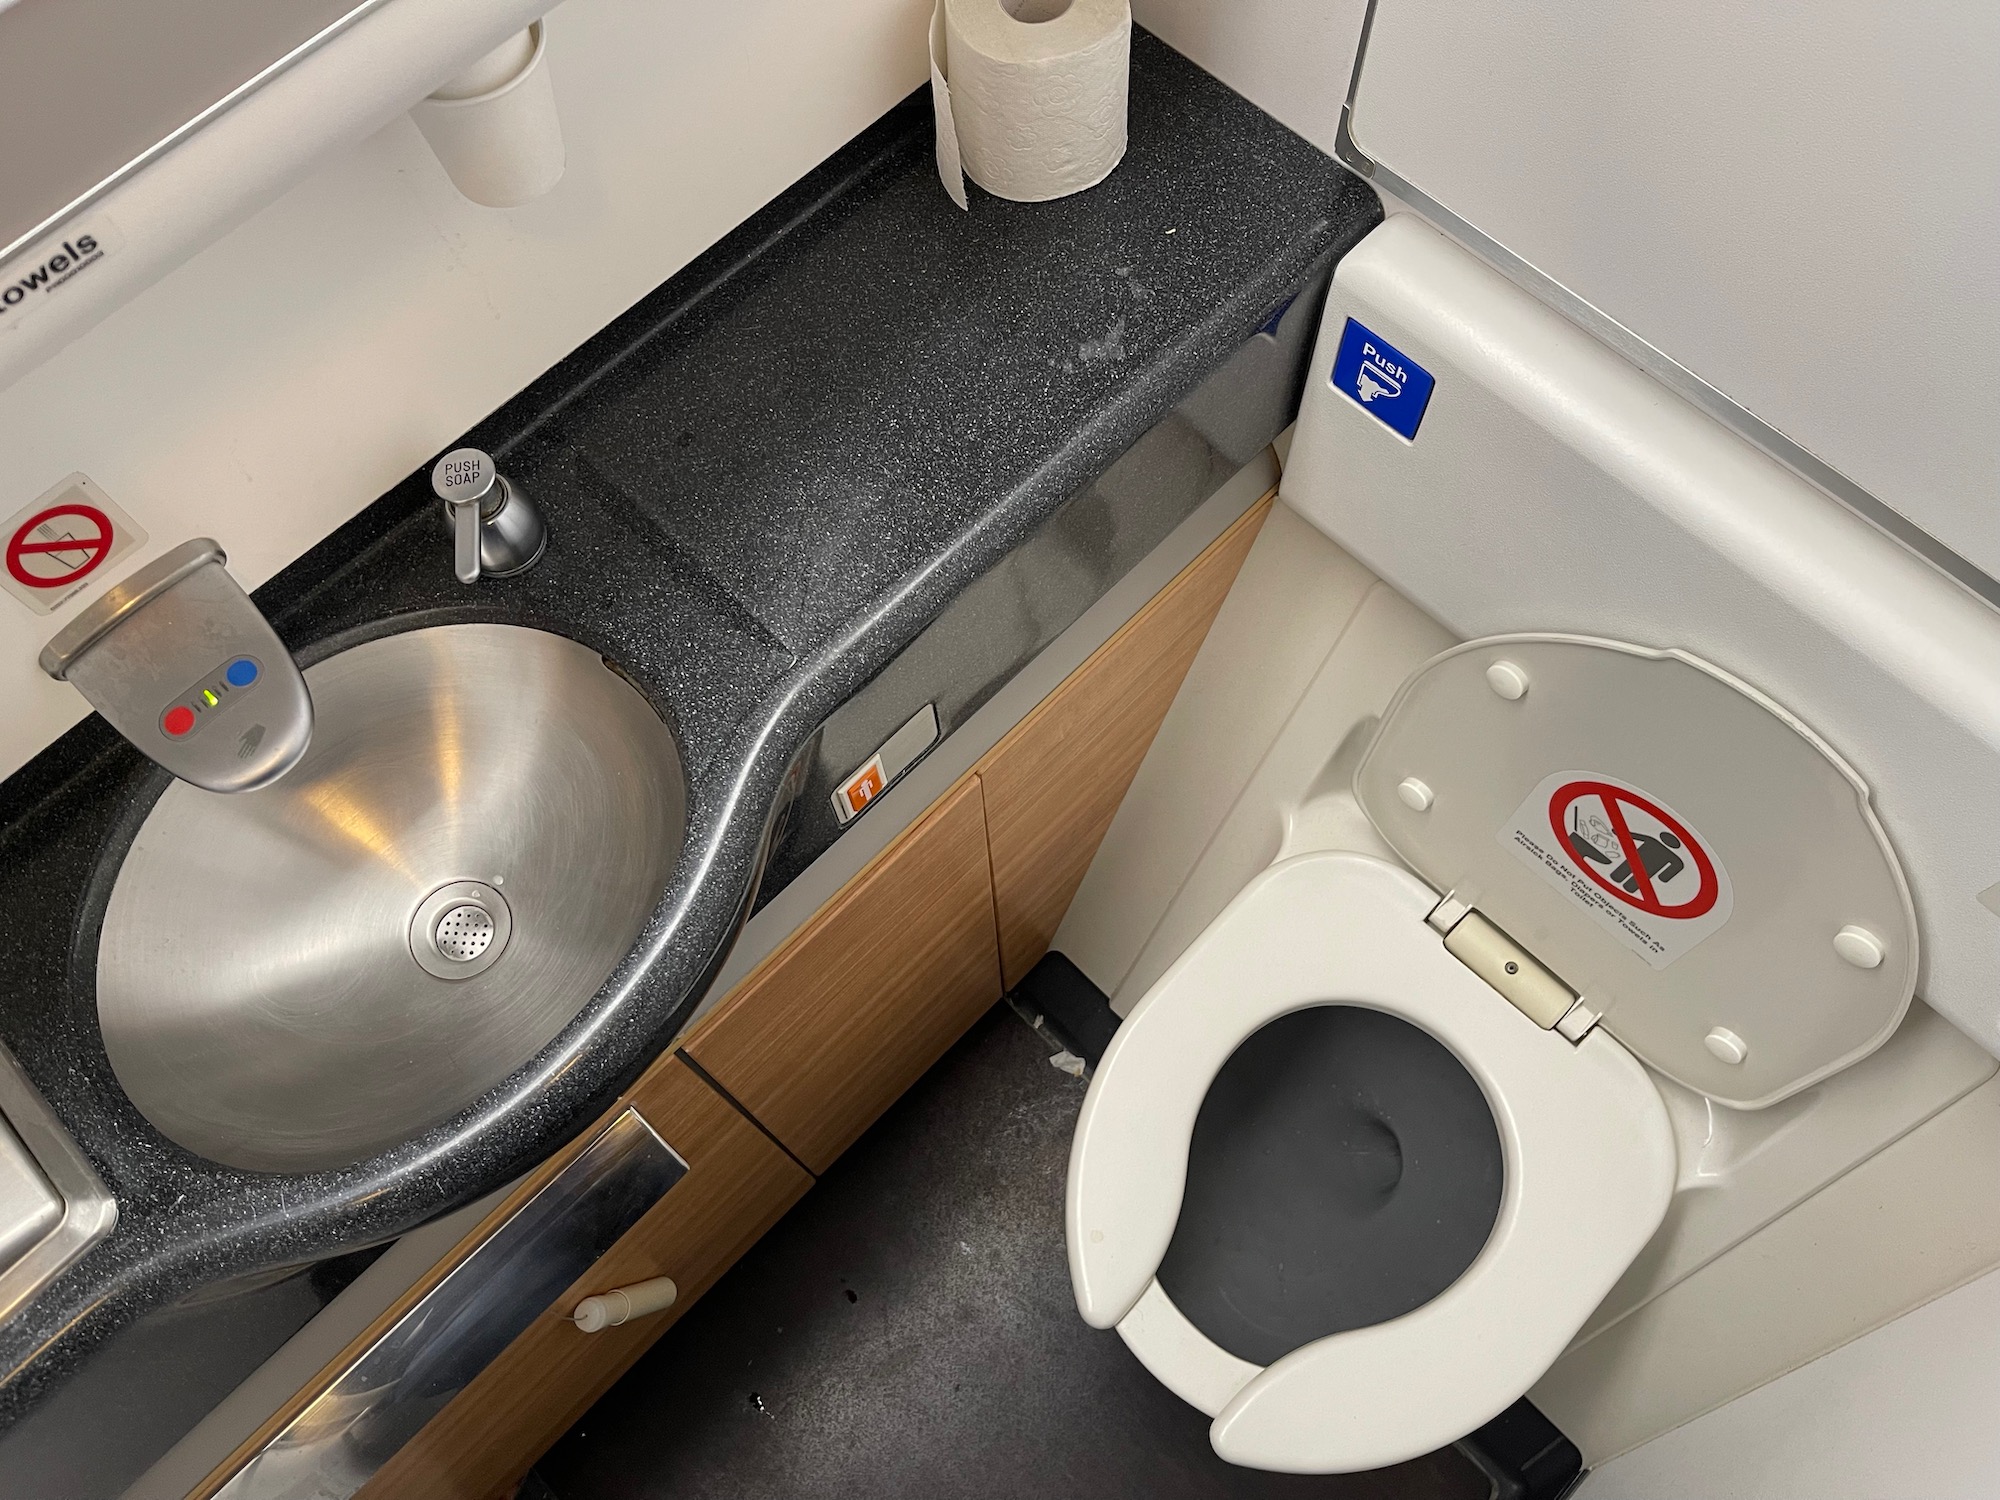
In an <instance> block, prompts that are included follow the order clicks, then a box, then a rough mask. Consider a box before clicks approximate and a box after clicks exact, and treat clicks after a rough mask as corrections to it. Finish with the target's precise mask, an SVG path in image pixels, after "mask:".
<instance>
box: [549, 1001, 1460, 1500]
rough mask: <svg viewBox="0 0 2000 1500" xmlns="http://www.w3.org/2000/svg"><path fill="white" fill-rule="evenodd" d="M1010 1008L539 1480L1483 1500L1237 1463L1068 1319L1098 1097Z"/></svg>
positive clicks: (1376, 1479) (1421, 1468)
mask: <svg viewBox="0 0 2000 1500" xmlns="http://www.w3.org/2000/svg"><path fill="white" fill-rule="evenodd" d="M1050 1051H1051V1048H1050V1046H1049V1044H1048V1043H1046V1042H1045V1041H1044V1040H1043V1039H1042V1037H1041V1036H1040V1035H1039V1034H1038V1033H1037V1032H1035V1031H1034V1030H1031V1029H1030V1028H1029V1026H1028V1025H1027V1024H1026V1023H1025V1022H1024V1021H1022V1020H1021V1019H1020V1018H1019V1017H1018V1016H1016V1015H1015V1014H1014V1012H1013V1011H1011V1010H1010V1009H1009V1008H1008V1007H1007V1006H1006V1005H1005V1004H1004V1003H1003V1004H1001V1005H999V1006H996V1007H995V1008H994V1009H993V1010H992V1011H991V1012H989V1013H988V1014H987V1016H986V1017H985V1018H984V1019H983V1020H981V1021H980V1022H979V1024H977V1025H976V1026H974V1027H973V1029H972V1031H971V1032H970V1033H969V1034H968V1035H967V1036H966V1037H965V1039H964V1040H963V1041H961V1042H960V1043H959V1045H958V1046H957V1047H955V1048H954V1049H953V1050H952V1051H951V1052H950V1053H949V1054H947V1055H946V1056H945V1058H944V1059H943V1060H942V1061H940V1062H939V1063H938V1065H937V1066H936V1067H934V1068H933V1069H932V1070H931V1071H930V1073H929V1074H928V1075H926V1077H925V1078H924V1079H923V1080H922V1081H921V1082H920V1083H918V1085H917V1086H916V1087H915V1088H914V1089H912V1090H911V1091H910V1092H909V1093H908V1094H907V1095H905V1096H904V1097H903V1099H902V1100H901V1101H900V1102H899V1103H898V1104H897V1105H896V1106H895V1108H893V1109H892V1110H890V1112H889V1113H888V1114H887V1115H885V1116H884V1117H883V1118H882V1119H881V1120H880V1121H879V1122H877V1124H876V1125H875V1127H874V1128H873V1129H872V1130H871V1131H869V1133H868V1134H867V1135H866V1136H864V1137H863V1138H862V1139H861V1141H860V1142H859V1143H857V1144H856V1145H855V1146H854V1147H853V1148H852V1149H851V1150H849V1151H848V1152H847V1154H846V1155H845V1156H843V1157H842V1158H841V1159H840V1161H839V1162H838V1163H836V1164H835V1166H834V1167H833V1169H832V1170H831V1171H830V1172H828V1173H827V1175H826V1176H825V1177H824V1178H822V1179H821V1180H820V1182H819V1183H818V1184H817V1185H816V1186H815V1187H814V1188H813V1190H812V1191H811V1192H810V1193H808V1194H807V1195H806V1197H805V1198H804V1200H803V1201H801V1202H800V1203H799V1205H798V1206H797V1207H796V1208H794V1209H793V1210H792V1211H791V1213H790V1214H788V1215H787V1216H786V1217H785V1218H784V1220H783V1221H781V1222H780V1223H779V1224H778V1226H777V1227H776V1228H775V1229H773V1230H772V1231H771V1232H770V1233H769V1234H767V1235H766V1236H765V1237H764V1238H763V1240H762V1241H760V1242H759V1243H758V1244H757V1245H756V1247H755V1248H753V1249H752V1250H751V1251H750V1253H749V1254H748V1255H746V1256H745V1257H744V1258H743V1259H742V1260H741V1261H740V1262H738V1263H737V1265H736V1266H735V1267H734V1268H733V1269H732V1270H731V1271H730V1272H729V1274H728V1275H727V1276H725V1277H724V1278H723V1279H722V1281H721V1282H719V1283H718V1284H717V1285H716V1286H715V1288H714V1289H713V1290H711V1291H710V1292H709V1294H708V1295H707V1296H706V1297H704V1298H703V1299H702V1300H701V1301H700V1302H699V1303H698V1304H696V1305H695V1307H694V1308H693V1309H692V1310H690V1311H689V1313H688V1314H687V1316H686V1317H684V1318H682V1319H681V1321H680V1322H679V1323H678V1324H677V1325H676V1326H675V1327H674V1328H673V1329H672V1330H670V1331H669V1332H668V1333H667V1335H666V1337H664V1338H663V1339H661V1341H660V1342H659V1343H658V1344H656V1345H655V1346H654V1347H653V1349H652V1351H651V1352H650V1353H648V1354H647V1356H646V1357H645V1358H644V1359H642V1360H641V1361H640V1362H639V1363H638V1364H637V1365H635V1366H634V1367H633V1369H632V1370H631V1371H630V1373H628V1374H627V1375H626V1376H625V1378H624V1379H623V1380H622V1381H620V1382H619V1383H618V1384H617V1385H616V1386H614V1387H613V1388H612V1389H611V1391H610V1392H609V1393H607V1394H606V1395H605V1397H604V1399H603V1400H601V1401H600V1402H598V1404H597V1405H596V1406H595V1407H593V1408H592V1409H591V1411H590V1412H589V1413H588V1414H587V1415H586V1416H585V1417H584V1419H583V1420H582V1421H581V1422H579V1423H578V1424H577V1426H576V1427H575V1428H574V1429H573V1430H571V1432H570V1433H569V1434H568V1435H567V1436H566V1437H564V1438H563V1439H562V1441H561V1442H559V1443H558V1444H557V1445H556V1447H555V1448H554V1450H553V1451H551V1452H550V1453H549V1455H548V1456H547V1457H545V1458H544V1459H543V1460H542V1462H541V1464H540V1465H539V1467H538V1471H537V1476H536V1479H534V1480H531V1481H530V1484H529V1486H528V1487H527V1488H526V1489H524V1491H523V1494H524V1495H531V1494H535V1493H537V1492H538V1490H537V1484H538V1483H539V1484H540V1485H542V1486H545V1487H546V1489H545V1490H543V1491H541V1492H542V1493H546V1492H548V1491H552V1492H553V1494H554V1495H555V1496H556V1497H558V1500H628V1497H632V1500H636V1497H666V1496H672V1497H674V1500H697V1497H702V1500H706V1497H715V1500H766V1497H768V1500H780V1497H782V1500H817V1497H836V1496H837V1497H841V1500H851V1497H856V1496H868V1497H890V1496H909V1497H913V1500H914V1497H922V1500H957V1497H981V1500H985V1497H992V1496H1037V1497H1040V1496H1053V1497H1065V1496H1077V1497H1091V1500H1104V1497H1117V1496H1133V1497H1139V1496H1143V1497H1146V1500H1209V1497H1218V1500H1220V1497H1237V1496H1246V1497H1247V1496H1254V1497H1265V1496H1271V1497H1280V1496H1287V1497H1308V1496H1320V1497H1338V1500H1484V1497H1485V1496H1486V1495H1487V1494H1488V1493H1489V1490H1488V1485H1487V1482H1486V1480H1485V1479H1484V1478H1483V1477H1481V1476H1480V1475H1479V1473H1478V1472H1477V1471H1476V1470H1475V1469H1474V1468H1473V1466H1472V1465H1471V1464H1470V1463H1468V1462H1467V1461H1466V1460H1465V1459H1463V1458H1461V1457H1460V1456H1459V1455H1458V1454H1456V1453H1455V1452H1453V1451H1451V1450H1449V1449H1446V1450H1443V1451H1441V1452H1439V1453H1434V1454H1431V1455H1429V1456H1428V1457H1425V1458H1421V1459H1417V1460H1415V1461H1413V1462H1411V1463H1407V1464H1403V1465H1400V1466H1399V1467H1397V1468H1393V1469H1384V1470H1380V1471H1378V1472H1375V1473H1371V1474H1357V1475H1343V1476H1316V1477H1304V1476H1297V1475H1277V1474H1264V1473H1258V1472H1255V1471H1252V1470H1247V1469H1238V1468H1233V1467H1231V1466H1230V1465H1228V1464H1225V1463H1223V1462H1222V1460H1220V1459H1219V1458H1217V1457H1216V1456H1215V1454H1214V1453H1213V1452H1212V1451H1211V1450H1210V1448H1209V1446H1208V1419H1207V1418H1206V1417H1204V1416H1203V1415H1202V1414H1201V1413H1200V1412H1198V1411H1196V1410H1194V1409H1193V1408H1192V1407H1189V1406H1187V1405H1185V1404H1183V1403H1182V1402H1181V1401H1180V1400H1179V1399H1178V1398H1177V1397H1175V1396H1174V1395H1172V1394H1171V1393H1169V1392H1168V1391H1167V1390H1166V1389H1165V1388H1164V1387H1163V1386H1161V1385H1159V1384H1158V1383H1157V1382H1156V1381H1154V1380H1153V1378H1152V1377H1151V1376H1150V1375H1148V1374H1147V1373H1146V1372H1145V1370H1144V1369H1143V1368H1142V1367H1141V1366H1140V1365H1139V1363H1138V1361H1137V1360H1135V1359H1134V1358H1133V1357H1132V1355H1131V1354H1130V1353H1129V1352H1128V1351H1127V1350H1126V1348H1125V1345H1124V1344H1123V1342H1122V1341H1120V1339H1119V1338H1118V1336H1117V1335H1116V1334H1115V1333H1109V1332H1104V1333H1100V1332H1098V1331H1096V1330H1094V1329H1092V1328H1090V1327H1088V1326H1086V1325H1085V1324H1084V1322H1083V1321H1082V1319H1080V1318H1079V1317H1078V1316H1077V1313H1076V1304H1075V1302H1074V1301H1073V1300H1072V1298H1071V1294H1070V1284H1069V1268H1068V1265H1067V1262H1066V1260H1065V1257H1064V1252H1063V1174H1064V1171H1065V1168H1066V1167H1067V1165H1068V1160H1069V1143H1070V1134H1071V1131H1072V1129H1073V1128H1074V1126H1075V1123H1076V1116H1077V1111H1078V1109H1079V1108H1080V1107H1081V1105H1082V1103H1083V1093H1084V1087H1085V1085H1084V1082H1083V1080H1081V1079H1079V1078H1073V1077H1071V1076H1069V1075H1068V1074H1066V1073H1063V1072H1060V1071H1058V1070H1057V1069H1055V1068H1053V1067H1051V1066H1050V1065H1049V1054H1050Z"/></svg>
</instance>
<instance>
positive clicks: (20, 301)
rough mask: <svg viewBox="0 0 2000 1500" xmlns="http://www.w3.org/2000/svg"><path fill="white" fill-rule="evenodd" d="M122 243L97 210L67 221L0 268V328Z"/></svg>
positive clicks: (60, 289)
mask: <svg viewBox="0 0 2000 1500" xmlns="http://www.w3.org/2000/svg"><path fill="white" fill-rule="evenodd" d="M121 243H123V237H122V236H121V235H120V234H119V233H118V226H117V225H116V224H114V223H112V222H111V220H110V219H108V218H106V217H105V216H104V215H102V214H98V215H96V216H95V217H93V218H88V219H84V220H81V221H79V222H78V223H75V224H70V225H67V226H65V227H64V228H62V229H60V230H58V231H57V232H56V233H55V235H53V236H52V237H51V238H49V239H46V240H44V241H42V242H41V243H40V244H39V245H36V246H35V247H34V248H33V249H31V250H26V251H23V252H22V253H21V254H19V255H17V256H15V257H14V258H13V259H12V260H10V261H8V262H7V264H6V265H5V266H0V331H4V330H6V329H9V328H12V327H13V326H14V325H15V324H16V323H19V322H20V321H21V320H22V319H24V318H27V317H29V316H31V315H32V314H34V313H35V312H36V311H37V310H38V309H40V308H43V307H46V306H47V305H48V303H49V300H50V299H51V298H53V297H55V296H57V295H58V294H59V293H61V292H63V291H64V290H65V289H67V288H69V287H71V286H74V285H75V284H76V282H77V280H78V278H79V277H83V276H87V275H91V274H94V273H95V271H96V268H97V267H98V266H100V265H101V264H103V262H104V260H105V259H106V257H108V256H110V255H111V254H112V253H113V252H115V251H116V250H117V249H118V247H119V245H120V244H121Z"/></svg>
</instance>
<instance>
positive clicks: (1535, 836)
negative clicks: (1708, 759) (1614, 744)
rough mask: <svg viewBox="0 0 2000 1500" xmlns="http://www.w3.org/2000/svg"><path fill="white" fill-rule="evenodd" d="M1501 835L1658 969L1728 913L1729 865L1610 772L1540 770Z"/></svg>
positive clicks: (1667, 810) (1672, 815)
mask: <svg viewBox="0 0 2000 1500" xmlns="http://www.w3.org/2000/svg"><path fill="white" fill-rule="evenodd" d="M1499 837H1500V842H1501V843H1502V844H1505V845H1506V846H1507V847H1508V848H1509V849H1511V850H1512V851H1513V853H1514V857H1515V858H1517V859H1519V860H1520V861H1521V862H1522V863H1523V864H1525V865H1527V866H1529V867H1530V868H1531V869H1534V870H1536V871H1538V872H1539V873H1540V874H1541V876H1542V878H1543V879H1544V880H1546V881H1548V882H1549V884H1550V885H1552V886H1554V887H1555V888H1556V889H1557V890H1559V891H1562V892H1563V893H1564V894H1566V895H1567V896H1568V897H1569V898H1570V899H1571V900H1572V901H1574V902H1575V903H1576V904H1577V905H1578V906H1580V907H1582V908H1583V909H1584V911H1586V912H1588V913H1589V914H1590V916H1591V917H1592V919H1593V920H1595V921H1596V922H1597V924H1598V925H1599V926H1600V927H1602V928H1603V929H1604V930H1605V931H1606V932H1608V933H1610V934H1611V935H1612V936H1613V937H1614V938H1616V939H1617V940H1618V941H1619V942H1621V943H1623V944H1624V945H1625V946H1626V947H1627V948H1630V949H1631V950H1632V951H1633V952H1634V953H1636V954H1638V955H1639V957H1641V958H1643V959H1644V960H1645V961H1646V962H1647V963H1649V964H1651V965H1652V966H1653V967H1654V968H1656V969H1664V968H1665V967H1666V966H1667V965H1668V964H1670V963H1672V962H1673V961H1674V960H1675V959H1677V958H1679V957H1680V956H1681V955H1682V954H1683V953H1686V952H1687V951H1688V950H1689V949H1690V948H1692V947H1694V946H1695V944H1697V943H1699V942H1700V941H1701V940H1702V939H1703V938H1705V937H1707V936H1708V935H1709V934H1710V933H1711V932H1714V931H1715V930H1716V929H1717V928H1718V927H1720V926H1721V925H1722V924H1723V923H1724V922H1727V921H1728V920H1729V913H1730V910H1731V907H1732V905H1733V898H1732V896H1731V894H1730V889H1729V872H1728V871H1726V870H1725V869H1723V868H1722V861H1721V860H1720V859H1718V858H1717V857H1716V854H1715V851H1714V849H1713V848H1712V847H1711V846H1710V845H1709V843H1708V842H1707V841H1706V840H1705V839H1703V838H1702V836H1701V834H1700V833H1699V832H1698V831H1697V830H1696V829H1694V828H1692V827H1691V826H1689V824H1688V822H1687V820H1686V819H1684V818H1682V817H1681V816H1680V815H1679V814H1678V813H1676V812H1675V811H1674V810H1673V809H1672V808H1671V807H1668V806H1667V805H1666V803H1664V802H1662V801H1660V800H1659V799H1658V798H1657V797H1654V796H1652V795H1651V794H1649V793H1647V792H1644V791H1641V790H1640V789H1639V788H1638V787H1635V786H1632V785H1630V784H1628V783H1626V782H1623V781H1620V780H1618V779H1617V778H1616V777H1612V776H1602V775H1597V774H1595V773H1592V772H1588V771H1563V772H1559V773H1557V774H1556V775H1554V776H1548V777H1544V778H1543V780H1542V782H1541V784H1540V785H1539V786H1537V787H1536V788H1535V789H1534V790H1533V791H1532V792H1530V793H1528V798H1527V800H1526V801H1525V802H1523V803H1522V804H1521V805H1520V807H1518V808H1517V809H1515V812H1514V816H1513V818H1512V819H1511V820H1510V821H1509V822H1508V824H1507V826H1506V827H1504V828H1502V829H1501V830H1500V835H1499Z"/></svg>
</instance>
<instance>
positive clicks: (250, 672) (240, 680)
mask: <svg viewBox="0 0 2000 1500" xmlns="http://www.w3.org/2000/svg"><path fill="white" fill-rule="evenodd" d="M222 675H223V676H224V677H226V678H228V679H229V685H230V686H231V687H239V688H245V687H248V686H250V684H251V683H253V682H255V681H256V680H257V663H255V662H254V661H252V660H251V659H250V658H249V657H247V656H239V657H237V658H236V660H235V661H233V662H231V663H230V664H229V665H228V666H227V667H226V668H224V670H223V673H222Z"/></svg>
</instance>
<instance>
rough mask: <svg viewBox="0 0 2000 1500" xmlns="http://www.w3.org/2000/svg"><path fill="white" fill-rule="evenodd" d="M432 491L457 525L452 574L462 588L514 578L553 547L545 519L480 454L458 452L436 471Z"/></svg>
mask: <svg viewBox="0 0 2000 1500" xmlns="http://www.w3.org/2000/svg"><path fill="white" fill-rule="evenodd" d="M431 488H432V490H434V491H436V493H437V497H438V499H440V500H442V501H444V512H445V515H446V516H448V517H449V518H450V520H451V534H452V571H453V572H454V573H456V574H457V575H458V581H459V582H460V583H477V582H479V580H480V578H481V577H486V578H511V577H513V576H514V575H515V574H516V573H525V572H526V571H527V570H528V569H529V568H532V567H533V566H534V565H535V564H536V563H537V562H539V561H540V560H541V556H542V552H543V550H544V549H545V548H546V547H547V546H548V543H549V530H548V527H547V526H546V525H544V524H543V522H542V513H541V512H540V511H538V510H536V509H535V507H534V504H533V502H532V501H530V500H529V499H528V497H527V495H526V494H524V493H523V492H522V490H521V487H520V486H519V485H518V484H515V483H513V482H511V481H510V480H508V479H507V477H506V476H505V475H503V474H502V473H501V472H500V470H499V469H498V468H496V467H495V466H494V463H493V459H492V458H491V456H489V455H488V454H486V453H482V452H481V451H480V450H479V449H477V448H454V449H452V451H451V452H449V453H447V454H446V455H445V456H444V457H443V458H441V459H439V460H438V461H437V465H436V467H434V468H433V469H432V470H431Z"/></svg>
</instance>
